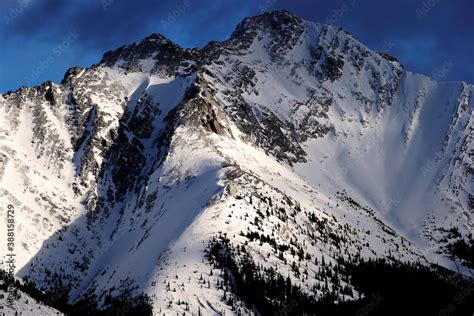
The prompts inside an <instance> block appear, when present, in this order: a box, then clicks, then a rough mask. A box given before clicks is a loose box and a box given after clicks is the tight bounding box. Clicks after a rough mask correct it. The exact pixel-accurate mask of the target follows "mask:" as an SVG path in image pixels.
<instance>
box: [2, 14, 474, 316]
mask: <svg viewBox="0 0 474 316" xmlns="http://www.w3.org/2000/svg"><path fill="white" fill-rule="evenodd" d="M473 91H474V88H473V86H472V85H468V84H465V83H441V82H436V81H433V80H431V79H429V78H427V77H425V76H421V75H417V74H413V73H410V72H407V71H406V70H405V69H404V68H403V67H402V65H400V63H399V62H398V61H397V60H396V59H395V58H393V57H391V56H389V55H387V54H385V53H376V52H373V51H371V50H369V49H368V48H367V47H365V46H364V45H362V44H361V43H359V42H358V41H357V40H356V39H354V38H353V37H352V35H350V34H349V33H347V32H345V31H344V30H342V29H340V28H335V27H332V26H326V25H320V24H314V23H310V22H306V21H303V20H301V19H299V18H297V17H295V16H293V15H291V14H290V13H288V12H286V11H278V12H273V13H266V14H263V15H260V16H257V17H251V18H247V19H245V20H244V21H243V22H242V23H240V24H239V25H238V26H237V28H236V29H235V31H234V32H233V33H232V35H231V37H230V38H229V39H228V40H226V41H224V42H221V43H217V42H212V43H209V44H208V45H207V46H206V47H204V48H203V49H183V48H180V47H179V46H178V45H176V44H174V43H173V42H171V41H170V40H168V39H166V38H164V37H163V36H161V35H159V34H153V35H151V36H149V37H147V38H145V39H143V40H142V41H139V42H137V43H134V44H132V45H127V46H123V47H121V48H119V49H117V50H115V51H111V52H108V53H106V54H105V55H104V57H103V59H102V61H100V62H99V63H98V64H97V65H94V66H93V67H91V68H87V69H85V68H79V67H78V68H71V69H70V70H68V72H67V73H66V74H65V76H64V79H63V80H62V82H61V84H55V83H53V82H46V83H44V84H43V85H41V86H39V87H33V88H21V89H19V90H18V91H16V92H14V93H9V94H6V95H3V96H1V97H0V181H1V185H0V197H1V198H2V203H3V201H5V203H12V204H14V205H15V207H16V209H17V214H18V216H17V220H18V221H19V222H20V223H19V225H18V233H17V238H18V244H17V251H18V254H19V255H18V264H17V266H18V267H23V266H24V267H23V268H22V269H21V271H19V273H18V275H20V276H26V277H28V278H29V279H30V280H32V281H34V282H35V283H36V284H38V286H40V287H41V288H43V289H45V290H48V291H53V292H54V291H59V290H61V291H66V292H67V294H68V295H69V298H70V301H71V302H72V301H75V300H77V299H80V298H84V297H87V296H88V295H89V294H91V293H95V294H96V295H97V296H98V298H99V300H100V302H101V303H104V301H105V297H106V296H107V295H108V294H111V295H119V294H123V293H129V294H130V295H132V294H137V293H140V292H142V291H145V292H147V293H149V294H150V295H151V296H152V298H153V304H154V306H155V308H156V310H158V311H159V310H160V309H162V311H163V310H165V309H166V308H167V306H168V303H169V301H176V300H177V299H179V300H185V301H186V302H189V304H190V306H191V310H193V311H195V312H196V311H197V309H198V306H204V307H202V308H203V309H206V311H208V312H209V313H210V312H211V311H221V310H225V311H226V312H228V313H230V312H232V311H231V310H230V308H229V307H228V306H223V305H222V304H221V303H220V301H219V299H216V297H219V296H220V295H221V294H222V293H221V292H222V291H223V290H222V289H219V288H217V287H215V286H213V287H211V285H209V288H207V285H206V284H204V285H205V286H204V287H203V286H202V285H203V281H202V280H199V275H200V274H204V275H205V278H210V276H209V271H210V269H211V267H210V266H209V264H208V263H206V261H205V260H204V257H205V256H204V252H203V251H204V249H205V247H206V245H207V241H208V240H209V239H210V238H211V237H213V236H215V235H216V234H218V233H219V232H222V233H227V236H228V238H230V239H231V241H232V243H233V244H235V245H237V246H238V245H240V246H243V245H245V246H246V247H248V248H249V249H250V250H249V251H250V253H251V254H252V256H253V257H254V258H255V260H257V261H258V262H259V263H260V264H262V265H263V266H265V267H270V266H271V267H273V268H274V269H276V271H277V272H278V273H281V274H282V275H285V276H286V275H291V280H292V281H293V282H294V283H295V284H298V285H299V286H301V287H302V288H303V289H304V290H305V291H307V292H309V293H312V294H314V295H316V296H321V295H323V291H322V288H321V287H320V285H321V284H324V282H325V280H323V279H318V277H317V273H316V271H318V269H319V268H318V266H317V264H315V260H314V259H315V258H319V259H321V258H322V257H324V258H326V261H328V262H331V263H332V264H334V266H335V265H336V258H337V257H338V256H345V257H358V256H361V257H388V256H391V257H395V258H397V259H400V260H408V261H418V260H420V261H422V262H434V261H440V263H441V264H444V265H446V266H448V267H449V265H450V264H451V263H450V262H449V261H443V260H444V259H443V257H442V256H438V255H436V254H433V252H434V251H431V250H437V248H430V249H429V250H430V251H426V249H424V248H423V247H422V246H421V245H423V242H426V241H429V242H431V245H438V246H439V245H441V246H442V243H439V241H440V240H442V238H443V236H442V235H440V232H442V231H443V230H442V229H441V228H443V229H447V228H449V227H452V226H455V227H457V228H458V229H459V231H460V234H461V235H467V234H468V233H469V232H470V231H471V232H472V211H473V207H472V205H473V202H472V201H473V194H474V193H473V174H474V173H473V170H474V163H473V147H472V146H473V145H472V144H473V120H474V117H473V113H472V112H473V111H472V110H473V101H472V93H473ZM4 212H5V209H4V206H0V213H1V214H3V213H4ZM419 231H422V234H421V236H416V232H419ZM256 233H258V235H259V236H265V238H264V240H266V241H265V242H264V241H261V242H259V241H257V240H254V238H253V237H249V236H255V234H256ZM407 238H408V239H410V240H411V241H412V242H410V241H409V240H408V239H407ZM272 245H274V246H272ZM0 247H5V245H3V244H0ZM272 247H274V248H272ZM1 249H3V248H1ZM282 249H283V250H282ZM301 251H303V253H304V254H307V255H303V256H302V257H301V256H300V255H298V254H301ZM295 269H296V270H298V272H297V273H296V272H295ZM303 271H306V272H307V273H306V274H305V273H303ZM300 272H301V273H300ZM303 275H304V276H303ZM315 275H316V276H315ZM196 276H197V277H196ZM214 278H216V279H212V282H214V283H215V282H216V281H219V282H220V281H222V280H221V278H220V276H214ZM58 280H61V281H60V284H59V285H58V282H59V281H58ZM333 281H334V280H329V281H328V282H329V283H330V286H331V287H333V288H334V289H335V291H336V292H337V293H338V295H340V297H341V298H343V299H350V298H349V297H347V296H345V294H342V292H341V291H340V289H341V287H342V286H345V285H347V286H350V284H349V283H347V284H345V282H342V285H341V284H340V282H337V281H334V282H333ZM170 282H171V285H170ZM331 282H332V283H331ZM184 283H186V285H181V284H184ZM326 286H327V285H326ZM171 288H174V289H175V291H173V290H171ZM185 288H186V289H187V290H186V289H185ZM206 301H207V303H206V305H203V302H206ZM170 310H173V311H176V312H182V311H185V310H184V307H183V306H173V307H172V308H171V309H170ZM166 311H167V312H168V311H169V310H166ZM196 313H197V312H196Z"/></svg>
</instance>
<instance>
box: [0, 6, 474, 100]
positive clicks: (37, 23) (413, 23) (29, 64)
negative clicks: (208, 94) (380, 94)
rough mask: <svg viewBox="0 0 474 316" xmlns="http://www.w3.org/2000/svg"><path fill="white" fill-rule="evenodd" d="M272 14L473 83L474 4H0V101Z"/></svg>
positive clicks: (224, 33)
mask: <svg viewBox="0 0 474 316" xmlns="http://www.w3.org/2000/svg"><path fill="white" fill-rule="evenodd" d="M277 9H287V10H289V11H291V12H293V13H294V14H296V15H297V16H299V17H301V18H304V19H306V20H311V21H315V22H321V23H329V24H333V25H337V26H342V27H343V28H345V29H346V30H348V31H349V32H351V33H352V34H353V35H354V36H355V37H356V38H358V39H359V40H360V41H361V42H363V43H364V44H366V45H367V46H368V47H370V48H372V49H375V50H385V51H388V52H389V53H391V54H392V55H394V56H396V57H397V58H398V59H399V60H400V61H401V62H402V63H403V64H404V65H405V67H406V68H407V69H409V70H413V71H416V72H420V73H423V74H427V75H434V76H435V77H438V78H439V79H443V80H464V81H467V82H470V83H474V22H473V21H474V20H473V16H474V1H472V0H396V1H385V0H365V1H364V0H345V1H337V0H312V1H310V0H252V1H250V0H247V1H246V0H222V1H218V0H174V1H160V0H1V1H0V41H1V46H0V92H6V91H8V90H16V89H17V88H18V87H20V86H22V85H36V84H40V83H41V82H43V81H46V80H54V81H56V82H58V81H60V80H61V78H62V77H63V75H64V73H65V71H66V70H67V69H68V68H69V67H72V66H90V65H92V64H94V63H96V62H98V61H99V60H100V58H101V56H102V54H103V53H104V52H106V51H108V50H111V49H114V48H117V47H119V46H122V45H124V44H128V43H132V42H134V41H137V40H139V39H141V38H143V37H145V36H147V35H149V34H151V33H155V32H158V33H162V34H163V35H165V36H167V37H168V38H170V39H171V40H173V41H175V42H177V43H178V44H180V45H181V46H184V47H196V46H197V47H200V46H203V45H205V44H206V43H207V42H208V41H211V40H224V39H226V38H227V37H228V36H229V34H230V33H231V32H232V30H233V29H234V28H235V26H236V25H237V24H238V23H239V22H240V21H241V20H242V19H243V18H244V17H246V16H250V15H256V14H259V13H261V12H264V11H271V10H277Z"/></svg>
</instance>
